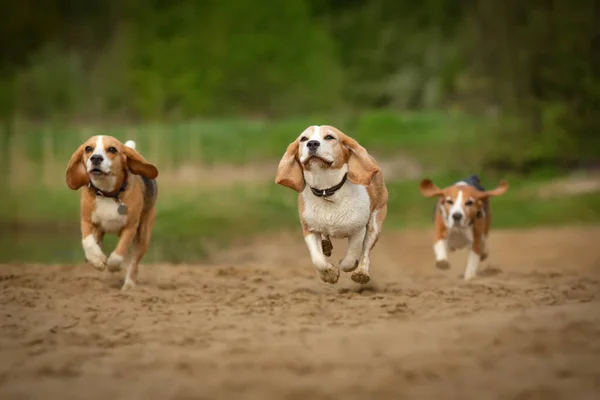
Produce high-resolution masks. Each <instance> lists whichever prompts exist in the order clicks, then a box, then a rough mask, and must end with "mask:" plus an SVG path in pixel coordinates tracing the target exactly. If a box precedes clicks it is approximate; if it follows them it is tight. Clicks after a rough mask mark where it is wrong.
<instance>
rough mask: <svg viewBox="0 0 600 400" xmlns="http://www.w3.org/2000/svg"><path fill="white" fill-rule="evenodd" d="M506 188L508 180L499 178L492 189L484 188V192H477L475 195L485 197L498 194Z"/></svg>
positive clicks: (502, 192)
mask: <svg viewBox="0 0 600 400" xmlns="http://www.w3.org/2000/svg"><path fill="white" fill-rule="evenodd" d="M507 190H508V182H507V181H505V180H501V181H500V182H498V186H496V188H494V189H492V190H486V191H485V192H477V197H478V198H480V199H486V198H488V197H493V196H500V195H502V194H504V193H505V192H506V191H507Z"/></svg>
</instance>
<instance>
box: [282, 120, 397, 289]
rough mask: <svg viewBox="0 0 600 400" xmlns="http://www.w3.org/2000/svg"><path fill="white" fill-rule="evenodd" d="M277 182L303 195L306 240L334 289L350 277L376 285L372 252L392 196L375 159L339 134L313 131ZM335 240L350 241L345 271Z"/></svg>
mask: <svg viewBox="0 0 600 400" xmlns="http://www.w3.org/2000/svg"><path fill="white" fill-rule="evenodd" d="M275 182H276V183H278V184H280V185H283V186H286V187H289V188H291V189H294V190H295V191H297V192H298V193H299V196H298V210H299V214H300V222H301V224H302V229H303V231H304V240H305V241H306V245H307V246H308V251H309V252H310V256H311V259H312V262H313V264H314V265H315V266H316V267H317V271H318V272H319V275H320V277H321V279H322V280H323V281H324V282H326V283H331V284H334V283H336V282H337V281H338V279H339V276H340V268H341V270H342V271H344V272H351V271H354V272H353V274H352V280H353V281H355V282H357V283H363V284H364V283H367V282H368V281H369V280H370V275H369V266H370V258H369V257H370V253H371V250H372V249H373V246H375V243H377V240H378V238H379V234H380V232H381V227H382V225H383V221H384V220H385V216H386V214H387V200H388V192H387V189H386V187H385V183H384V180H383V175H382V173H381V171H380V169H379V166H378V164H377V162H376V161H375V159H374V158H373V157H372V156H371V155H369V153H367V151H366V150H365V149H364V148H363V147H362V146H361V145H359V144H358V142H356V140H354V139H352V138H350V137H348V136H347V135H345V134H344V133H343V132H341V131H340V130H339V129H337V128H335V127H333V126H328V125H323V126H311V127H308V128H307V129H306V130H304V132H302V133H301V134H300V136H299V137H298V138H297V139H296V140H294V141H293V142H292V143H291V144H290V145H289V146H288V148H287V151H286V152H285V154H284V155H283V158H282V159H281V161H280V163H279V168H278V170H277V176H276V178H275ZM330 237H333V238H347V239H348V250H347V252H346V255H345V257H344V258H343V259H342V260H341V261H340V266H339V268H338V267H337V266H334V265H333V264H332V263H330V262H329V261H328V257H329V256H331V250H332V249H333V246H332V244H331V240H330Z"/></svg>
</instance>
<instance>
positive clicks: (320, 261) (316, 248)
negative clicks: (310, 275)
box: [304, 233, 333, 270]
mask: <svg viewBox="0 0 600 400" xmlns="http://www.w3.org/2000/svg"><path fill="white" fill-rule="evenodd" d="M304 241H305V242H306V246H307V247H308V252H309V253H310V258H311V260H312V262H313V264H314V265H315V267H317V269H319V270H324V269H327V268H329V267H332V266H333V265H332V264H331V263H330V262H329V261H327V257H325V255H324V254H323V249H322V247H321V242H320V240H319V236H318V235H317V234H315V233H310V234H308V235H306V236H305V237H304Z"/></svg>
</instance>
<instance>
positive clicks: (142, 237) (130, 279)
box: [121, 208, 156, 290]
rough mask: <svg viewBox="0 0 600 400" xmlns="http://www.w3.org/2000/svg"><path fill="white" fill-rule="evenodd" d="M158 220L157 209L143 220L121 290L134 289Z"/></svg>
mask: <svg viewBox="0 0 600 400" xmlns="http://www.w3.org/2000/svg"><path fill="white" fill-rule="evenodd" d="M155 218H156V209H154V208H153V209H151V210H149V211H148V215H147V216H146V218H142V221H141V222H140V225H139V227H138V233H137V235H136V238H135V240H134V243H133V251H132V253H131V257H130V262H129V267H128V268H127V275H125V283H123V287H122V289H121V290H127V289H130V288H134V287H135V285H136V282H137V277H138V265H139V263H140V261H141V259H142V257H144V254H146V250H148V246H149V245H150V237H151V236H152V228H153V226H154V219H155Z"/></svg>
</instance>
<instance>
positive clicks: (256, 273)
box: [0, 228, 600, 399]
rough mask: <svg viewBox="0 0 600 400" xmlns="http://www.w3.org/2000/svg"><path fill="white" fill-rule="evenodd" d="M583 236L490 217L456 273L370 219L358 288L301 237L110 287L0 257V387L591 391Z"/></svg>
mask: <svg viewBox="0 0 600 400" xmlns="http://www.w3.org/2000/svg"><path fill="white" fill-rule="evenodd" d="M598 237H600V228H587V229H560V230H558V229H556V230H544V229H540V230H533V231H502V232H498V231H495V232H493V236H492V237H490V243H489V244H490V258H489V262H486V263H484V266H483V269H482V273H481V274H480V277H478V278H477V279H476V280H474V281H472V282H469V283H466V282H464V281H462V280H461V279H459V277H458V276H459V274H460V273H462V272H463V270H464V264H465V262H466V254H464V253H458V254H455V255H454V256H453V257H452V259H451V261H452V263H453V268H452V269H450V270H448V271H438V270H436V269H435V268H434V267H433V254H432V249H431V242H430V238H431V232H420V231H419V232H404V233H398V234H396V233H389V234H385V233H384V235H383V236H382V239H381V241H380V242H379V243H378V245H377V247H376V248H375V251H374V254H373V265H372V276H373V281H372V283H370V284H369V285H367V286H364V287H360V286H358V285H356V284H354V283H352V282H351V280H350V279H349V276H348V275H343V276H342V278H341V279H340V283H339V284H338V285H336V286H330V285H325V284H323V283H321V282H319V280H318V278H317V274H316V272H315V270H314V268H313V267H312V266H311V264H310V261H309V257H308V252H307V250H306V249H305V247H304V243H303V240H302V237H301V234H300V233H298V235H279V236H277V237H269V238H262V239H261V240H258V241H253V242H252V243H247V244H246V245H245V246H242V247H240V248H238V249H235V250H233V249H229V250H227V251H222V252H221V255H220V260H219V261H220V262H219V265H217V266H204V267H202V266H172V265H146V266H144V267H143V268H142V271H141V280H142V281H141V284H140V286H138V287H137V288H136V289H135V290H133V291H130V292H125V293H122V292H120V291H119V290H118V287H119V285H120V283H121V279H122V278H121V277H118V276H114V275H113V276H111V275H109V274H108V273H105V274H102V273H97V272H96V271H94V270H93V269H92V268H91V267H89V266H87V265H80V266H56V265H55V266H41V265H39V266H36V265H3V266H0V304H2V309H1V311H0V349H1V350H0V357H1V359H2V362H1V363H0V397H1V398H3V399H9V398H14V399H17V398H44V399H55V398H56V399H58V398H60V399H71V398H73V399H76V398H89V399H95V398H98V399H100V398H108V397H114V398H117V399H118V398H123V399H132V398H140V399H141V398H144V399H190V398H200V399H225V398H236V399H257V398H259V399H275V398H277V399H305V398H310V399H332V398H346V399H359V398H377V399H388V398H389V399H398V398H431V399H439V398H444V399H471V398H472V399H481V398H497V399H509V398H510V399H539V398H544V399H561V398H565V399H575V398H576V399H588V398H589V399H595V398H598V393H599V391H600V383H599V382H600V342H598V340H597V339H598V337H599V335H600V308H599V307H600V248H598V246H597V239H598ZM343 249H344V246H343V244H342V243H340V242H334V254H333V259H335V260H338V259H340V258H342V251H343Z"/></svg>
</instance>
